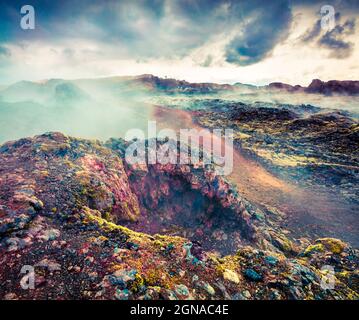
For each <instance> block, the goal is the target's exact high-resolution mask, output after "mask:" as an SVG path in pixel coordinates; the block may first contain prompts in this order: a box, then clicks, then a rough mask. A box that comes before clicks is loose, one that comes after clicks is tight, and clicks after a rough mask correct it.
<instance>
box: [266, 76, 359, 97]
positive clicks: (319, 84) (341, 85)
mask: <svg viewBox="0 0 359 320" xmlns="http://www.w3.org/2000/svg"><path fill="white" fill-rule="evenodd" d="M267 88H268V89H275V90H284V91H288V92H306V93H317V94H323V95H332V94H339V95H341V94H343V95H359V81H353V80H344V81H339V80H330V81H327V82H324V81H322V80H319V79H314V80H313V81H312V82H311V84H310V85H309V86H308V87H302V86H300V85H296V86H292V85H289V84H286V83H281V82H273V83H270V84H269V85H268V86H267Z"/></svg>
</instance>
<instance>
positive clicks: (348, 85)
mask: <svg viewBox="0 0 359 320" xmlns="http://www.w3.org/2000/svg"><path fill="white" fill-rule="evenodd" d="M88 84H92V85H95V87H96V86H101V87H102V88H114V89H116V88H121V89H126V90H138V89H141V90H145V91H150V92H152V91H156V92H160V93H161V92H163V93H169V94H172V93H173V94H175V93H183V94H210V93H217V92H222V91H240V90H249V91H253V92H257V91H263V90H264V91H272V90H273V91H283V92H289V93H309V94H310V93H314V94H322V95H327V96H330V95H350V96H354V95H359V81H347V80H344V81H340V80H331V81H327V82H324V81H321V80H319V79H314V80H313V81H312V82H311V84H310V85H309V86H308V87H304V86H300V85H295V86H293V85H290V84H286V83H282V82H272V83H270V84H269V85H265V86H254V85H250V84H243V83H235V84H233V85H231V84H218V83H211V82H202V83H192V82H188V81H185V80H177V79H173V78H161V77H158V76H154V75H152V74H143V75H138V76H119V77H105V78H94V79H78V80H61V79H50V80H45V81H42V82H31V81H20V82H17V83H15V84H13V85H11V86H9V87H7V88H5V89H4V88H3V89H2V90H1V91H0V96H3V97H5V98H6V97H13V96H17V95H18V94H19V93H20V92H21V93H23V94H25V95H27V96H29V97H36V96H38V95H44V94H49V91H51V92H55V93H57V94H60V95H61V96H63V95H65V96H66V98H71V97H73V96H81V97H84V96H85V93H84V92H81V91H82V90H81V87H82V85H88Z"/></svg>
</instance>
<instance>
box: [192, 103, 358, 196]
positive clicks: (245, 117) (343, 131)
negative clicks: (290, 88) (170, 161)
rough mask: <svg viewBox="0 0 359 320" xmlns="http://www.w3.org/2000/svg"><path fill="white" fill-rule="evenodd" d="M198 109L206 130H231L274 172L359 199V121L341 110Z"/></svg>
mask: <svg viewBox="0 0 359 320" xmlns="http://www.w3.org/2000/svg"><path fill="white" fill-rule="evenodd" d="M201 103H202V104H201V106H202V108H200V109H198V108H197V111H194V116H195V119H196V120H197V122H198V123H199V124H200V125H202V126H204V127H208V128H220V127H226V128H232V129H234V131H235V136H234V141H235V143H236V144H237V146H238V148H240V149H241V150H242V151H245V152H247V154H249V155H250V156H253V157H255V158H256V159H257V160H258V161H260V162H261V163H262V164H263V165H265V166H266V167H267V168H269V169H270V170H271V171H273V172H275V174H276V175H279V176H282V177H283V178H285V179H290V180H292V181H296V182H298V181H300V183H301V184H302V185H307V186H311V185H313V184H320V185H325V186H326V187H327V188H329V189H333V191H335V192H338V191H339V192H340V193H342V194H343V196H344V197H346V198H347V199H348V200H349V201H351V202H355V203H357V201H358V199H359V189H358V186H359V183H358V182H359V166H358V162H359V151H358V150H359V149H358V145H359V123H358V121H357V119H355V118H353V117H351V115H350V114H348V113H346V112H343V111H335V110H334V111H333V110H330V111H329V110H323V109H321V108H318V107H314V106H311V105H299V106H296V105H271V104H268V103H267V104H266V103H255V104H253V105H247V104H243V103H240V102H233V103H230V102H228V101H221V100H219V101H215V102H213V101H208V102H207V103H206V102H204V103H203V102H201Z"/></svg>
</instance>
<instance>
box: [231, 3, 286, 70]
mask: <svg viewBox="0 0 359 320" xmlns="http://www.w3.org/2000/svg"><path fill="white" fill-rule="evenodd" d="M251 4H254V6H253V8H255V9H254V10H255V11H254V12H252V14H253V16H254V17H255V18H254V19H252V20H251V19H250V20H249V21H248V22H247V23H245V24H244V26H243V29H242V30H241V32H240V33H239V34H238V35H237V36H236V37H235V38H234V39H233V40H232V41H231V42H230V43H229V45H228V46H227V51H226V60H227V61H228V62H230V63H235V64H238V65H250V64H253V63H256V62H258V61H261V60H263V59H264V58H266V57H267V56H269V55H270V53H271V52H272V50H273V48H274V47H275V45H276V44H277V43H279V42H280V41H282V40H284V39H285V38H286V37H287V36H288V32H289V27H290V24H291V20H292V14H291V9H290V7H289V3H288V1H272V2H270V1H267V2H265V3H263V2H261V1H252V2H251ZM241 9H242V8H238V11H239V12H241ZM249 11H251V10H249Z"/></svg>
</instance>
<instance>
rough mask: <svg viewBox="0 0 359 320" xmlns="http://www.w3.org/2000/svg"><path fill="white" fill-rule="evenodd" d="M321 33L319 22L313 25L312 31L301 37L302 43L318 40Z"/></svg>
mask: <svg viewBox="0 0 359 320" xmlns="http://www.w3.org/2000/svg"><path fill="white" fill-rule="evenodd" d="M321 31H322V27H321V23H320V20H317V22H316V23H315V24H314V26H313V28H312V29H309V30H307V32H306V33H305V34H304V35H303V36H302V37H301V40H302V41H303V42H311V41H312V40H314V39H316V38H318V36H319V35H320V33H321Z"/></svg>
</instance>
